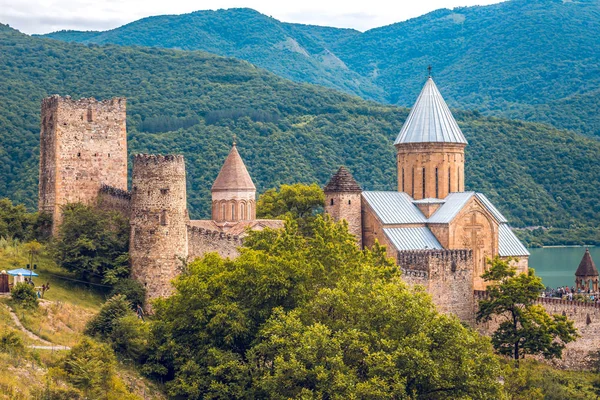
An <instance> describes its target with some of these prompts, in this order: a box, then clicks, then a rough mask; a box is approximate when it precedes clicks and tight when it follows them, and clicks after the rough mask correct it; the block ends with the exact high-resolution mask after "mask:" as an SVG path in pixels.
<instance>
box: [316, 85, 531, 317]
mask: <svg viewBox="0 0 600 400" xmlns="http://www.w3.org/2000/svg"><path fill="white" fill-rule="evenodd" d="M394 146H395V147H396V150H397V167H398V190H397V191H394V192H383V191H363V190H361V187H360V185H359V184H358V183H357V182H356V181H355V180H354V178H353V177H352V175H351V174H350V172H349V171H348V170H347V169H346V168H344V167H341V168H340V169H339V170H338V171H337V173H336V174H335V175H333V177H332V178H331V180H330V181H329V183H328V184H327V185H326V186H325V188H324V191H325V211H326V212H327V213H328V214H329V215H331V216H332V218H333V219H335V220H340V219H345V220H346V221H347V222H348V226H349V229H350V231H351V232H352V233H353V234H354V235H355V236H356V238H357V241H358V243H359V245H360V246H362V247H371V246H372V245H373V244H374V243H375V241H377V242H379V243H380V244H383V245H385V246H386V247H387V252H388V255H389V256H390V257H392V258H393V259H395V260H396V262H397V263H398V265H399V266H400V267H401V268H402V270H403V273H404V279H405V280H406V281H408V282H409V283H413V284H421V285H423V286H425V288H427V290H428V292H429V293H430V294H431V295H432V298H433V300H434V302H435V303H436V304H437V306H438V309H440V311H442V312H451V313H454V314H457V315H458V316H459V317H460V318H461V319H463V320H465V321H469V320H472V319H473V309H474V308H473V307H474V297H473V293H474V291H476V290H485V288H486V284H485V282H484V281H483V280H482V279H481V275H482V274H483V272H484V271H485V269H486V260H487V259H489V258H493V257H495V256H500V257H501V258H509V257H510V258H512V259H513V263H515V265H516V266H517V268H518V270H519V271H520V272H524V271H526V270H527V268H528V258H529V252H528V251H527V249H526V248H525V247H524V246H523V244H522V243H521V242H520V241H519V239H518V238H517V237H516V236H515V235H514V233H513V232H512V230H511V228H510V226H509V225H508V221H507V219H506V218H505V217H504V216H503V215H502V213H500V211H498V209H497V208H496V207H494V205H493V204H492V203H491V202H490V200H489V199H488V198H487V197H486V196H485V195H484V194H482V193H478V192H471V191H465V147H466V146H467V140H466V139H465V137H464V135H463V133H462V132H461V130H460V128H459V126H458V124H457V123H456V121H455V119H454V117H453V116H452V113H451V112H450V109H449V108H448V106H447V105H446V102H445V101H444V99H443V98H442V95H441V94H440V92H439V90H438V89H437V87H436V85H435V83H434V81H433V79H432V78H431V77H430V78H429V79H428V80H427V82H426V83H425V86H424V88H423V90H422V91H421V94H420V95H419V97H418V99H417V101H416V103H415V105H414V107H413V108H412V110H411V112H410V114H409V116H408V118H407V120H406V122H405V123H404V125H403V126H402V129H401V131H400V134H399V135H398V137H397V139H396V141H395V142H394Z"/></svg>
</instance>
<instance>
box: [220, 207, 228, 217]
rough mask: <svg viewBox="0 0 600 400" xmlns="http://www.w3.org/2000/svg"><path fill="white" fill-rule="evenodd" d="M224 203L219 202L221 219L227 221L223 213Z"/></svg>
mask: <svg viewBox="0 0 600 400" xmlns="http://www.w3.org/2000/svg"><path fill="white" fill-rule="evenodd" d="M225 210H226V209H225V203H221V218H220V219H221V221H227V216H226V215H225Z"/></svg>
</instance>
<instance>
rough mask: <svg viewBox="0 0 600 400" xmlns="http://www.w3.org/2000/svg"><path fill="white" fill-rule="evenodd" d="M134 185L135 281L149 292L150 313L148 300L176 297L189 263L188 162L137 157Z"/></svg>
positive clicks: (132, 245) (131, 249)
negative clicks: (184, 264) (174, 283)
mask: <svg viewBox="0 0 600 400" xmlns="http://www.w3.org/2000/svg"><path fill="white" fill-rule="evenodd" d="M131 181H132V182H131V184H132V190H131V218H130V223H131V238H130V244H129V255H130V259H131V277H132V278H133V279H135V280H137V281H138V282H141V283H142V284H143V285H144V286H145V287H146V300H147V302H146V308H147V309H150V304H149V302H148V300H152V299H154V298H156V297H165V296H169V295H170V294H171V291H172V287H171V280H173V278H175V277H176V276H177V275H178V274H179V273H180V272H181V266H182V261H181V260H182V259H185V258H187V251H188V241H187V223H188V220H189V217H188V211H187V205H186V204H187V203H186V187H185V163H184V160H183V156H181V155H166V156H162V155H147V154H138V155H136V156H135V158H134V160H133V174H132V179H131Z"/></svg>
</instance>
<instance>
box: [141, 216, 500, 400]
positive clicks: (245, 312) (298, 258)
mask: <svg viewBox="0 0 600 400" xmlns="http://www.w3.org/2000/svg"><path fill="white" fill-rule="evenodd" d="M246 246H247V248H244V249H242V251H241V255H240V257H238V258H237V259H235V260H224V259H222V258H220V257H219V256H217V255H216V254H210V255H207V256H205V257H204V258H203V259H199V260H197V261H195V262H194V263H192V264H191V265H190V266H189V271H188V272H187V273H185V274H183V275H181V276H180V277H179V278H178V279H176V281H175V283H174V285H175V289H176V290H175V294H174V295H173V296H171V297H170V298H167V299H161V300H158V301H157V302H156V303H155V310H156V315H155V318H154V321H153V322H152V324H153V325H152V335H153V340H152V347H151V349H150V354H149V359H148V361H147V362H146V364H145V368H146V370H147V371H148V372H151V373H153V374H155V375H157V376H162V377H163V379H166V381H167V388H168V391H169V394H170V395H171V396H173V397H184V398H191V399H199V398H228V399H244V398H247V399H251V398H273V399H286V398H332V399H335V398H339V399H342V398H381V399H385V398H389V399H392V398H399V397H400V398H414V399H418V398H423V399H424V398H437V399H461V398H464V399H467V398H479V399H486V398H489V399H495V398H498V397H499V396H501V388H500V385H499V383H498V381H497V374H498V373H499V364H498V361H497V359H496V358H495V356H494V355H493V353H492V352H491V346H490V344H489V341H488V339H486V338H483V337H481V336H480V335H478V334H477V333H476V332H474V331H472V330H470V329H468V328H466V327H464V326H463V325H462V324H461V323H460V322H459V321H458V320H457V319H456V318H454V317H449V316H443V315H440V314H438V313H437V312H436V311H435V307H434V306H433V304H432V302H431V299H430V298H429V296H428V295H427V294H426V293H424V292H423V291H422V290H420V289H414V288H410V287H408V286H407V285H406V284H405V283H403V281H402V280H401V278H400V275H399V271H398V269H397V267H396V266H395V264H394V263H393V261H392V260H390V259H387V258H386V256H385V251H384V249H383V248H380V247H375V248H374V249H373V250H372V251H369V250H364V251H361V250H359V249H358V248H357V246H356V245H355V242H354V239H353V237H352V235H350V234H349V233H348V231H347V226H346V225H345V224H343V223H340V224H338V223H333V222H332V221H330V220H329V219H328V218H323V217H322V216H318V217H316V218H315V220H314V222H313V224H312V231H311V234H309V235H306V234H303V232H301V231H300V229H299V228H298V225H297V223H296V222H294V221H293V220H288V221H287V223H286V227H285V229H281V230H270V229H265V230H263V231H261V232H253V233H252V234H250V236H249V237H248V239H247V241H246Z"/></svg>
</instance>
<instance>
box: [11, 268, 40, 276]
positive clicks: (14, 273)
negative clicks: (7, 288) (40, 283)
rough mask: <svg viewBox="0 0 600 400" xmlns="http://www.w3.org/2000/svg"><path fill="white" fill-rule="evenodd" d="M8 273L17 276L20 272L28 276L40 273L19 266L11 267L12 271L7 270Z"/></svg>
mask: <svg viewBox="0 0 600 400" xmlns="http://www.w3.org/2000/svg"><path fill="white" fill-rule="evenodd" d="M6 273H7V274H9V275H10V276H17V275H19V274H21V275H23V276H25V277H27V276H38V274H36V273H35V272H33V271H32V270H30V269H25V268H17V269H11V270H10V271H6Z"/></svg>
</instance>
